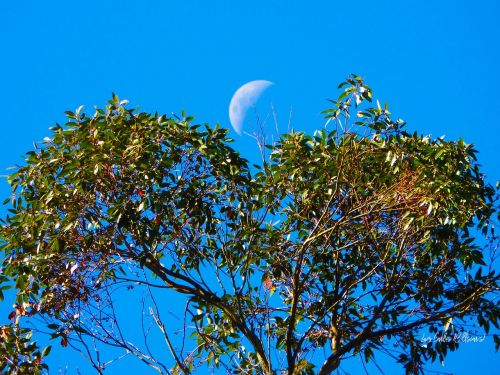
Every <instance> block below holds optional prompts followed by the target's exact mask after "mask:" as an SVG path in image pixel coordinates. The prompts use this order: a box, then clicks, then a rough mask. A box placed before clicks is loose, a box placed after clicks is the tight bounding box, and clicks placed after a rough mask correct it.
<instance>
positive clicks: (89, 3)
mask: <svg viewBox="0 0 500 375" xmlns="http://www.w3.org/2000/svg"><path fill="white" fill-rule="evenodd" d="M499 19H500V2H498V0H481V1H475V2H471V1H465V0H454V1H431V0H427V1H395V0H393V1H369V0H359V1H356V2H351V1H334V0H330V1H326V0H318V1H309V2H305V1H297V0H287V1H284V0H281V1H277V0H254V1H234V0H233V1H222V0H212V1H201V0H198V1H188V0H184V1H180V0H177V1H172V0H163V1H160V0H155V1H153V0H151V1H143V2H138V1H129V0H122V1H117V0H106V1H102V0H101V1H97V0H86V1H62V0H53V1H48V2H47V1H46V2H40V1H34V0H25V1H2V2H0V48H1V50H0V51H1V59H0V88H1V90H0V104H1V106H2V117H1V125H0V126H1V131H2V137H1V140H0V171H1V172H0V174H4V173H6V172H5V170H6V168H7V167H9V166H11V165H13V164H16V163H22V155H23V154H24V152H26V151H28V150H29V149H31V148H32V142H33V141H39V140H41V139H43V138H44V137H45V136H47V135H49V131H48V128H49V127H50V126H51V125H53V124H54V123H55V122H64V115H63V112H64V111H65V110H68V109H70V110H74V109H76V108H77V107H79V106H80V105H82V104H83V105H84V106H85V108H86V109H88V110H89V111H92V108H93V107H94V106H101V107H102V106H104V105H105V104H106V101H107V100H108V99H109V98H110V97H111V93H112V92H115V93H117V94H118V95H119V96H120V98H122V99H128V100H130V105H132V106H137V105H138V106H140V109H141V110H145V111H158V112H162V113H167V114H171V113H172V112H173V113H176V114H180V112H181V110H182V109H185V111H186V112H187V113H188V114H190V115H194V116H195V117H196V121H199V122H209V123H211V124H215V123H216V122H219V123H221V125H222V126H226V127H227V126H229V119H228V114H227V112H228V104H229V101H230V99H231V96H232V94H233V93H234V91H235V90H236V89H237V88H238V87H239V86H240V85H242V84H244V83H245V82H248V81H251V80H255V79H266V80H271V81H273V82H275V85H274V86H273V87H271V88H270V89H269V90H268V91H267V92H266V94H265V95H264V96H263V97H262V98H261V101H260V102H259V110H260V111H261V113H260V114H261V116H262V117H265V114H266V113H267V111H268V108H269V102H272V103H273V106H274V108H275V109H276V115H277V120H278V124H279V127H280V130H283V131H284V130H286V128H287V123H288V122H289V121H290V122H291V124H292V125H293V127H294V128H295V129H299V130H304V131H308V132H312V131H314V130H315V129H318V128H320V127H322V126H323V124H324V121H323V120H322V117H321V115H320V114H319V112H320V111H321V110H323V109H326V108H327V107H328V102H327V99H329V98H336V96H337V95H338V92H337V90H336V87H337V85H338V83H340V82H341V81H342V80H343V79H344V78H345V77H346V76H347V75H348V74H350V73H356V74H358V75H361V76H362V77H364V78H365V80H366V82H367V83H368V84H369V85H370V86H371V87H372V88H373V90H374V96H375V97H377V98H379V99H380V100H381V102H385V101H388V102H389V104H390V109H391V111H392V113H393V114H394V115H395V116H396V117H401V118H403V119H404V120H406V121H407V122H408V127H409V129H411V130H417V131H419V132H422V133H426V134H427V133H430V134H432V135H433V136H436V137H437V136H441V135H446V138H447V139H450V140H452V139H457V138H458V137H460V136H461V137H463V138H464V139H465V141H466V142H468V143H474V144H476V146H477V147H476V148H477V149H478V150H479V151H480V154H479V157H480V162H481V164H482V165H483V167H484V171H485V172H486V173H487V176H488V179H489V181H491V182H494V181H496V180H500V167H499V166H498V163H497V160H498V157H497V152H498V148H499V146H500V122H499V120H498V111H499V109H500V106H499V104H498V99H497V97H496V96H497V93H498V91H499V88H500V22H499ZM290 113H292V116H291V119H290V118H289V117H290ZM268 125H269V126H271V127H274V125H272V122H271V121H270V122H269V123H268ZM232 135H233V136H234V138H235V140H236V142H235V144H234V147H235V148H237V149H239V150H240V151H241V153H242V154H243V155H244V156H246V157H249V158H251V159H255V158H256V146H255V144H254V143H253V142H251V141H250V138H248V137H239V136H238V135H237V134H236V133H235V132H233V133H232ZM255 161H257V160H255ZM0 193H1V194H2V196H4V197H6V196H7V195H8V194H9V193H8V186H7V184H6V183H5V182H3V181H2V182H0ZM4 308H5V306H3V307H1V308H0V312H2V311H4ZM2 319H3V317H2V316H0V321H2ZM61 353H63V354H64V357H62V355H63V354H61ZM66 356H67V354H66V352H60V351H56V352H55V353H54V356H53V358H52V359H51V360H52V361H53V363H54V369H56V368H58V367H57V366H61V364H62V363H64V362H65V361H67V358H68V357H66ZM499 359H500V357H499V356H498V355H495V354H494V351H493V348H492V347H489V346H487V345H485V344H468V345H464V348H463V349H461V350H460V352H459V353H456V354H454V355H451V356H450V357H449V360H447V362H446V366H445V367H441V365H439V366H438V367H437V369H438V370H440V371H446V372H453V373H456V374H466V373H472V372H478V371H479V369H481V370H482V372H483V373H486V374H488V373H491V374H493V371H494V369H495V368H498V367H500V360H499ZM72 361H73V359H72ZM74 361H76V359H75V360H74ZM345 370H346V371H349V369H348V368H345ZM74 371H75V370H74V366H73V367H72V368H70V369H69V370H68V373H69V374H73V373H76V372H74ZM352 371H353V372H354V373H356V371H357V370H352ZM110 373H113V372H112V370H110ZM117 373H118V372H117ZM121 373H123V372H121Z"/></svg>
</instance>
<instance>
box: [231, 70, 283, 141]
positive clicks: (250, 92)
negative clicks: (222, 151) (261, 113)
mask: <svg viewBox="0 0 500 375" xmlns="http://www.w3.org/2000/svg"><path fill="white" fill-rule="evenodd" d="M272 85H274V83H273V82H271V81H266V80H262V79H260V80H256V81H251V82H248V83H245V84H244V85H243V86H241V87H240V88H239V89H238V90H236V92H235V93H234V95H233V97H232V98H231V103H230V104H229V120H230V121H231V125H232V126H233V128H234V130H235V131H236V133H238V134H239V135H241V133H242V132H243V122H244V121H245V116H246V114H247V111H248V108H250V107H251V106H254V105H255V103H257V100H259V98H260V96H261V95H262V93H263V92H264V91H265V90H266V89H267V88H268V87H269V86H272Z"/></svg>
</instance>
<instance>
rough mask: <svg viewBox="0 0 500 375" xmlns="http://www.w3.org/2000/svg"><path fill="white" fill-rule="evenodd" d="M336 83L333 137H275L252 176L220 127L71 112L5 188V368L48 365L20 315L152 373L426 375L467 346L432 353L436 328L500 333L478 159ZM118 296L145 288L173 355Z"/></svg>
mask: <svg viewBox="0 0 500 375" xmlns="http://www.w3.org/2000/svg"><path fill="white" fill-rule="evenodd" d="M340 88H342V89H343V91H342V93H341V95H340V96H339V98H338V99H337V100H336V101H333V102H332V108H331V109H328V110H327V111H325V115H326V117H327V118H328V125H327V126H326V127H325V129H323V130H321V131H317V132H316V133H315V134H314V135H307V134H304V133H299V132H291V133H290V134H284V135H282V136H281V137H280V139H279V140H278V141H277V142H276V143H275V144H273V145H270V146H267V147H268V148H269V150H270V156H269V158H268V159H266V160H263V164H262V165H261V166H255V168H251V167H250V166H249V164H248V162H247V161H246V160H245V159H243V158H242V157H241V156H240V155H239V154H238V153H237V152H235V151H234V150H233V149H232V148H231V147H230V146H229V142H230V139H228V137H227V130H225V129H221V128H219V127H216V128H211V127H209V126H205V127H200V126H199V125H193V124H192V120H193V119H192V118H189V117H185V116H184V115H183V118H167V117H165V116H159V115H158V114H154V115H153V114H148V113H136V111H134V110H131V109H127V108H126V105H125V104H126V103H124V102H120V101H119V99H118V97H116V96H113V99H112V100H111V101H110V102H109V105H108V106H107V107H106V108H105V109H103V110H101V109H97V110H96V112H95V114H94V115H92V116H90V117H89V116H88V115H87V114H85V113H82V111H81V109H80V110H77V111H76V112H75V113H72V112H67V116H68V118H69V122H68V123H67V124H65V125H64V126H60V125H57V126H55V127H53V128H52V137H51V138H49V139H47V140H46V141H45V142H44V144H43V147H41V148H37V149H35V150H34V151H30V152H28V154H27V157H26V164H25V165H24V166H20V167H18V168H17V169H16V170H15V172H14V173H13V174H12V175H11V176H10V177H9V183H10V185H11V187H12V190H13V194H12V196H11V197H10V198H9V199H8V200H7V201H6V203H9V204H10V205H11V208H10V209H9V215H8V216H7V217H6V218H5V220H4V222H3V225H2V227H1V230H0V237H1V241H2V242H1V250H2V251H3V258H2V275H3V276H2V280H1V284H0V288H8V287H9V286H10V285H11V283H13V284H14V286H15V290H16V302H15V308H14V310H13V312H12V314H11V318H12V320H13V322H12V323H11V324H9V325H6V326H4V327H2V328H1V331H0V345H1V348H2V353H1V354H0V356H1V358H0V368H1V370H2V371H5V372H7V373H19V368H20V367H19V366H20V363H21V362H23V365H22V366H25V367H26V368H28V367H29V366H31V367H30V368H31V370H30V371H32V372H33V373H40V372H41V371H42V370H43V369H44V368H45V366H46V365H45V364H44V363H43V361H42V359H43V357H44V356H45V355H47V354H48V352H49V351H50V348H48V349H46V350H44V351H43V352H40V350H39V349H38V347H37V346H36V343H33V342H30V334H29V333H28V331H26V329H25V328H22V327H21V324H20V321H22V320H24V319H31V320H33V319H38V320H39V321H38V323H37V324H38V326H39V325H40V324H43V325H44V327H45V329H47V330H49V331H50V332H51V336H52V338H58V339H59V340H60V342H61V344H62V345H63V346H67V345H69V346H72V347H74V348H76V349H77V350H80V351H82V352H83V353H84V355H85V356H86V357H87V358H88V359H89V360H90V362H91V363H92V365H93V366H94V368H95V369H96V371H97V372H99V373H101V372H102V371H103V370H104V365H105V362H104V361H103V360H102V359H101V358H100V357H99V355H96V353H97V351H96V350H94V349H95V348H96V346H98V345H110V346H113V347H115V348H116V347H118V348H121V349H123V350H124V351H125V352H128V353H132V354H134V355H136V356H137V357H138V358H139V359H140V360H141V361H143V362H144V363H145V364H147V365H149V366H151V367H153V368H154V369H156V370H157V371H158V372H159V373H184V374H188V373H191V372H195V371H196V369H198V368H199V367H200V366H208V367H215V368H220V367H222V368H224V369H225V370H227V371H228V372H231V373H236V374H239V373H241V374H249V373H262V374H268V375H270V374H275V373H277V372H280V371H284V372H285V373H288V374H312V373H313V371H317V373H318V374H329V373H332V371H334V370H335V369H337V368H338V367H339V365H340V363H341V362H342V361H343V360H344V359H346V358H349V357H351V356H353V355H361V356H362V358H363V359H364V360H366V361H370V360H375V357H376V354H377V353H385V354H388V355H390V356H392V357H394V358H395V359H396V360H397V361H398V362H400V363H401V364H402V366H404V368H405V369H406V372H407V373H409V374H418V373H422V372H423V368H424V367H423V365H424V363H425V362H426V361H428V360H436V359H440V360H443V359H444V357H445V356H446V354H447V353H448V352H449V351H452V350H456V349H458V347H459V342H455V341H448V342H434V343H429V344H428V345H422V343H421V341H420V337H421V333H422V331H423V330H428V331H430V332H433V333H441V334H443V333H445V332H449V333H457V332H460V331H464V330H470V327H471V325H472V324H476V325H477V327H479V328H481V329H483V330H484V331H485V332H487V333H488V332H489V329H490V326H491V325H493V326H495V327H496V328H498V318H499V316H500V308H499V306H498V302H497V301H496V296H495V293H497V292H498V287H499V285H498V281H499V274H498V273H497V272H496V271H495V270H494V268H493V266H494V264H493V256H494V253H495V250H496V247H497V242H495V241H497V240H498V237H495V233H494V231H493V229H492V226H491V222H492V218H494V216H495V215H497V214H498V208H497V200H496V195H495V189H494V188H493V187H492V186H491V185H489V184H488V183H486V182H485V181H484V178H483V176H482V174H481V173H480V169H479V165H478V163H477V162H476V150H474V149H473V147H472V146H471V145H468V144H466V143H465V142H463V141H462V140H459V141H457V142H454V141H445V140H444V139H443V138H438V139H431V138H430V137H428V136H422V135H419V134H417V133H413V134H411V133H409V132H407V131H406V130H405V123H404V122H403V121H402V120H397V121H395V120H393V119H392V118H391V114H390V112H389V110H388V107H387V105H386V106H381V105H380V104H379V103H378V102H377V105H376V106H371V104H370V102H371V100H372V91H371V89H370V88H369V87H368V86H367V85H366V84H365V83H364V82H363V80H362V79H361V78H360V77H357V76H351V77H349V78H348V79H347V81H346V82H344V83H343V84H342V85H340ZM476 227H477V228H478V229H479V230H476V229H475V228H476ZM478 236H484V237H486V241H484V240H483V241H482V242H481V240H477V239H476V237H478ZM118 286H120V287H121V286H129V287H137V286H141V287H143V288H144V290H145V291H146V292H147V294H148V296H149V297H148V300H147V302H148V304H147V306H146V304H145V307H144V309H145V314H144V315H147V318H146V319H149V321H150V322H152V323H154V324H155V326H156V328H157V329H158V331H159V332H160V333H161V335H162V336H163V338H164V341H165V345H166V347H167V348H168V349H169V351H170V353H171V358H170V359H169V358H165V356H164V355H158V353H157V352H154V351H153V350H150V348H149V346H148V340H149V341H151V338H150V337H149V336H148V335H149V333H148V332H149V331H148V330H145V332H144V342H145V345H141V344H140V343H132V342H131V341H130V340H129V339H128V338H127V337H126V334H124V333H123V332H122V331H121V330H120V324H119V322H118V318H117V315H118V314H117V313H116V311H115V309H114V293H115V291H116V290H117V287H118ZM164 289H169V290H173V291H175V292H177V293H178V294H180V295H183V296H185V302H186V304H185V311H184V326H183V332H184V334H183V337H182V339H181V340H177V341H176V340H173V339H172V337H171V336H172V330H173V328H172V327H169V326H168V324H166V323H165V321H164V320H163V319H162V315H163V316H164V315H165V312H164V311H162V308H164V306H163V305H162V304H161V301H159V298H161V292H162V290H164ZM143 325H144V322H143ZM177 328H178V327H177ZM189 336H191V337H193V340H190V339H189ZM495 341H496V343H497V346H498V344H499V342H500V341H499V340H498V337H497V336H495ZM155 345H156V344H155ZM163 354H164V353H163ZM24 371H25V372H27V371H28V370H24Z"/></svg>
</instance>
